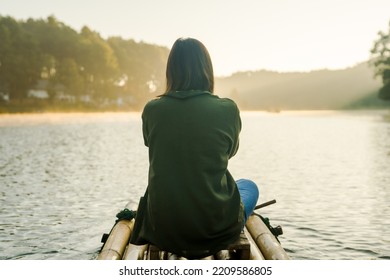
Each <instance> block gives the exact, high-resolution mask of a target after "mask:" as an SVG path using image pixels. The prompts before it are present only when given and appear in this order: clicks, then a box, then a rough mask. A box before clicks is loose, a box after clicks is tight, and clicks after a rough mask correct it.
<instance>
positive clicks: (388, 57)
mask: <svg viewBox="0 0 390 280" xmlns="http://www.w3.org/2000/svg"><path fill="white" fill-rule="evenodd" d="M378 36H379V38H378V39H377V40H376V41H375V42H374V46H373V48H372V50H371V64H372V65H373V66H374V67H375V76H380V77H381V78H382V82H383V86H382V88H381V89H380V90H379V97H380V98H381V99H385V100H390V22H389V30H388V31H387V33H385V32H382V31H380V32H378Z"/></svg>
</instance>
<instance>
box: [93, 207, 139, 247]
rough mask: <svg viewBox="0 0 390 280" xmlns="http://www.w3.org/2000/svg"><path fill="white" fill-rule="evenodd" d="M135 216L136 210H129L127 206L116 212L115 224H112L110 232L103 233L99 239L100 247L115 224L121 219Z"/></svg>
mask: <svg viewBox="0 0 390 280" xmlns="http://www.w3.org/2000/svg"><path fill="white" fill-rule="evenodd" d="M136 216H137V211H134V210H129V209H128V208H125V209H123V210H122V211H120V212H119V213H118V214H116V217H117V220H116V221H115V224H114V225H113V226H112V228H111V230H110V233H104V234H103V236H102V239H101V242H102V243H103V245H102V248H103V247H104V244H106V241H107V239H108V237H109V236H110V234H111V232H112V229H113V228H114V227H115V225H116V224H117V223H118V222H119V221H122V220H129V221H131V220H132V219H135V217H136Z"/></svg>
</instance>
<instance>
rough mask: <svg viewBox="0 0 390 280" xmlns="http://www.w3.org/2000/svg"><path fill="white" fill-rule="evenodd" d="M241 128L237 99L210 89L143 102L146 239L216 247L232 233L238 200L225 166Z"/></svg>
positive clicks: (173, 245) (238, 219)
mask: <svg viewBox="0 0 390 280" xmlns="http://www.w3.org/2000/svg"><path fill="white" fill-rule="evenodd" d="M240 129H241V121H240V117H239V111H238V109H237V106H236V104H235V103H234V102H233V101H231V100H229V99H223V98H219V97H217V96H215V95H212V94H211V93H209V92H205V91H184V92H172V93H168V94H166V95H164V96H162V97H161V98H160V99H156V100H153V101H151V102H149V103H148V104H147V106H146V107H145V109H144V112H143V132H144V140H145V144H146V145H147V146H148V147H149V160H150V167H149V182H148V207H147V211H146V215H147V221H148V222H147V225H146V226H148V227H149V229H148V230H147V231H145V233H146V235H149V236H147V237H146V238H147V239H148V240H149V241H151V242H152V243H155V244H156V245H157V246H160V247H162V248H168V249H169V250H171V251H172V250H180V251H183V250H185V251H191V250H195V249H196V250H207V249H214V248H216V249H215V250H218V249H221V248H223V247H224V246H226V245H227V244H229V243H230V242H232V241H234V240H235V239H237V237H238V235H239V233H240V230H241V227H242V223H243V214H242V205H241V204H240V195H239V193H238V190H237V187H236V185H235V182H234V179H233V178H232V176H231V175H230V173H229V172H228V171H227V165H228V159H229V158H230V157H232V156H233V155H234V154H235V152H236V151H237V148H238V135H239V132H240Z"/></svg>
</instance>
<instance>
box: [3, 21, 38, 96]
mask: <svg viewBox="0 0 390 280" xmlns="http://www.w3.org/2000/svg"><path fill="white" fill-rule="evenodd" d="M0 42H1V43H0V85H1V86H2V87H3V88H5V89H6V90H7V91H8V93H9V94H10V98H11V99H17V100H22V99H23V98H25V97H26V93H27V90H28V89H29V88H30V87H31V86H32V85H34V84H35V83H36V81H37V80H38V78H39V74H40V68H41V66H40V57H39V51H38V43H37V41H36V40H35V38H34V37H33V36H31V34H29V33H28V32H26V31H25V30H24V29H23V27H22V25H21V24H20V23H19V22H17V21H16V20H14V19H12V18H11V17H1V16H0Z"/></svg>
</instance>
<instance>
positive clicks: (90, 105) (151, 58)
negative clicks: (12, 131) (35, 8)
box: [0, 16, 169, 111]
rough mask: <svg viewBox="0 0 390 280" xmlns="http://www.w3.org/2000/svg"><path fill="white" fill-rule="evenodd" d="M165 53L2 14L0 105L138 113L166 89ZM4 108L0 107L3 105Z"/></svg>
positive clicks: (44, 21) (59, 24) (55, 22)
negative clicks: (120, 110) (101, 109)
mask: <svg viewBox="0 0 390 280" xmlns="http://www.w3.org/2000/svg"><path fill="white" fill-rule="evenodd" d="M168 53H169V49H168V48H166V47H161V46H157V45H153V44H147V43H144V42H135V41H134V40H127V39H123V38H121V37H110V38H108V39H103V38H102V37H101V36H100V35H99V33H97V32H95V31H93V30H91V29H90V28H88V27H87V26H84V27H83V28H82V29H81V31H80V32H77V31H75V30H74V29H72V28H71V27H69V26H67V25H66V24H64V23H62V22H60V21H59V20H57V19H56V18H55V17H54V16H50V17H48V18H47V19H28V20H26V21H18V20H15V19H13V18H12V17H1V16H0V107H1V108H3V111H4V110H7V109H8V111H12V110H15V111H23V110H27V111H28V110H29V109H31V107H33V108H36V109H37V110H39V109H42V110H45V109H46V108H52V109H53V108H58V109H60V110H61V109H64V108H79V109H80V110H88V109H92V110H94V109H98V108H104V107H107V108H124V109H126V108H128V109H139V108H140V107H141V106H142V105H143V104H144V103H145V101H146V100H148V99H150V98H151V97H152V96H155V95H156V92H161V91H162V88H163V87H164V86H165V84H164V83H165V81H164V79H165V65H166V60H167V57H168ZM1 105H3V106H1Z"/></svg>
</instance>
